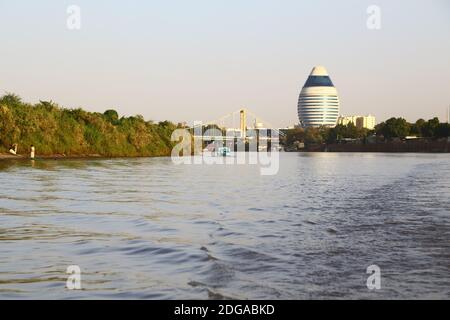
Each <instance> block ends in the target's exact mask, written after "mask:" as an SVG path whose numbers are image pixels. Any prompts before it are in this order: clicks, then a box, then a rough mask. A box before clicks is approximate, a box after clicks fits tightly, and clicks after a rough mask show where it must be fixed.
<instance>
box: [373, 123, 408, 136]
mask: <svg viewBox="0 0 450 320" xmlns="http://www.w3.org/2000/svg"><path fill="white" fill-rule="evenodd" d="M410 129H411V128H410V124H409V123H408V122H407V121H406V120H405V119H403V118H390V119H388V120H386V122H382V123H380V124H378V125H377V126H376V127H375V131H376V133H377V135H383V136H384V137H385V138H386V139H392V138H405V137H406V136H407V135H409V133H410Z"/></svg>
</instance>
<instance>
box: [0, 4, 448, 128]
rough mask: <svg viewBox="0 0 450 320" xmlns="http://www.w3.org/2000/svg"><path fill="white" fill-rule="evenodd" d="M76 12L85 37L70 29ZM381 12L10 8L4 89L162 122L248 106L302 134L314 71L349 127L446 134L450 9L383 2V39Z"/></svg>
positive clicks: (5, 9)
mask: <svg viewBox="0 0 450 320" xmlns="http://www.w3.org/2000/svg"><path fill="white" fill-rule="evenodd" d="M71 4H77V5H79V6H80V8H81V10H82V11H81V18H82V28H81V30H77V31H70V30H68V29H67V28H66V19H67V13H66V8H67V6H68V5H71ZM371 4H374V3H373V2H372V1H345V2H344V3H339V4H337V3H333V2H332V1H320V2H318V3H314V4H311V3H303V4H302V3H297V2H296V1H285V2H283V3H282V4H280V3H277V2H275V1H258V2H256V1H248V2H246V3H245V4H241V3H240V4H239V6H237V4H235V3H229V2H228V3H227V4H224V3H219V2H206V1H199V2H198V3H194V4H192V3H183V2H181V1H174V2H171V3H170V4H169V3H160V2H158V3H157V2H152V3H144V2H139V1H135V2H132V3H127V4H122V3H119V2H97V3H89V2H88V1H75V2H68V1H62V2H56V1H50V0H47V1H42V2H40V3H34V2H32V1H28V2H26V1H24V2H21V3H14V2H12V1H0V18H1V19H0V27H1V28H2V30H6V31H7V32H3V33H2V34H1V35H0V40H1V41H2V44H3V46H2V56H3V59H1V61H0V70H2V72H1V75H0V90H1V91H2V92H1V93H2V94H4V93H5V92H12V93H15V94H18V95H19V96H21V97H22V98H23V100H24V101H27V102H31V103H34V102H37V101H39V100H40V99H41V100H53V101H55V102H57V103H59V104H60V105H62V106H64V107H67V108H76V107H82V108H85V109H87V110H89V111H98V112H103V111H104V110H106V109H111V108H114V109H116V110H117V111H118V112H119V113H120V114H121V115H133V114H142V115H143V116H144V117H145V118H146V119H152V120H155V121H160V120H171V121H173V122H182V121H187V122H192V121H194V120H203V121H207V120H211V119H216V118H218V117H220V116H222V115H223V114H227V113H228V112H231V111H233V110H235V109H238V108H241V107H246V108H249V109H251V110H252V111H254V112H255V113H257V114H258V115H260V116H261V117H262V118H264V119H267V120H269V121H270V122H271V123H273V124H274V125H276V126H279V127H285V126H290V125H293V124H294V123H297V122H298V119H297V100H298V93H299V92H300V90H301V88H302V86H303V84H304V81H305V79H306V78H307V76H308V74H309V72H310V71H311V69H312V67H314V66H315V65H324V66H326V67H327V69H328V71H329V72H330V74H332V75H333V82H334V84H335V86H336V88H337V90H338V91H339V96H340V100H341V110H340V113H341V114H343V115H353V114H361V115H364V114H373V115H375V116H376V118H377V121H378V122H380V121H384V120H386V119H387V118H389V117H394V116H401V117H404V118H406V119H407V120H408V121H411V122H412V121H415V120H417V119H418V118H424V119H426V120H427V119H429V118H432V117H434V116H438V117H439V118H440V119H441V120H443V121H445V120H446V119H447V117H446V115H447V109H448V106H449V104H450V92H449V88H450V61H449V59H448V56H450V43H449V42H448V41H444V39H449V38H450V19H449V18H450V4H449V3H448V2H447V1H445V0H435V1H430V2H423V1H411V2H410V1H408V2H407V1H398V2H396V3H390V2H388V1H377V3H376V4H377V5H378V6H379V7H380V8H381V10H382V11H381V12H382V20H381V30H369V29H368V28H367V26H366V20H367V17H368V15H367V13H366V9H367V7H368V6H369V5H371ZM237 8H239V10H237ZM319 18H320V23H319V24H318V23H317V21H318V19H319ZM312 26H313V27H312ZM314 26H318V28H317V27H315V28H314ZM324 48H325V50H324ZM328 48H331V49H328Z"/></svg>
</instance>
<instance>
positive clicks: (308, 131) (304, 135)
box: [284, 118, 450, 146]
mask: <svg viewBox="0 0 450 320" xmlns="http://www.w3.org/2000/svg"><path fill="white" fill-rule="evenodd" d="M408 136H415V137H419V138H426V139H430V140H438V139H441V138H447V137H449V136H450V124H448V123H442V122H440V121H439V119H438V118H433V119H430V120H428V121H425V120H423V119H419V120H417V121H416V122H415V123H409V122H407V121H406V120H405V119H403V118H390V119H388V120H386V121H385V122H382V123H380V124H378V125H377V126H376V127H375V130H368V129H360V128H357V127H356V126H355V125H354V124H353V123H349V124H348V125H346V126H344V125H337V126H336V127H334V128H329V127H318V128H295V129H290V130H288V131H287V134H286V138H285V139H286V140H285V141H284V143H285V144H286V145H287V146H292V145H294V144H295V143H296V142H301V143H304V144H305V145H318V144H333V143H339V142H341V141H344V140H349V139H350V140H358V141H361V142H367V141H368V140H369V139H370V140H372V141H374V142H385V141H392V140H398V139H404V138H406V137H408Z"/></svg>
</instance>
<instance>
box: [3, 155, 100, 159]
mask: <svg viewBox="0 0 450 320" xmlns="http://www.w3.org/2000/svg"><path fill="white" fill-rule="evenodd" d="M91 158H106V157H102V156H101V155H99V154H85V155H74V156H65V155H62V154H54V155H43V156H41V155H38V156H36V158H35V160H39V159H49V160H52V159H53V160H63V159H91ZM0 160H30V157H29V156H24V155H20V154H18V155H13V154H10V153H0Z"/></svg>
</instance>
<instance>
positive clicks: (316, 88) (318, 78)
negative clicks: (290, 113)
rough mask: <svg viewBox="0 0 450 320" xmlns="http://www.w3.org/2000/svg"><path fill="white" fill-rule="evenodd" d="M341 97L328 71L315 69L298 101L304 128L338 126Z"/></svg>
mask: <svg viewBox="0 0 450 320" xmlns="http://www.w3.org/2000/svg"><path fill="white" fill-rule="evenodd" d="M338 116H339V97H338V94H337V90H336V88H335V87H334V85H333V82H331V79H330V77H329V75H328V72H327V70H326V69H325V68H324V67H322V66H317V67H314V68H313V70H312V71H311V74H310V75H309V77H308V80H306V83H305V85H304V86H303V89H302V91H301V93H300V97H299V99H298V118H299V120H300V125H301V126H302V127H319V126H329V127H334V126H336V123H337V119H338Z"/></svg>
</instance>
